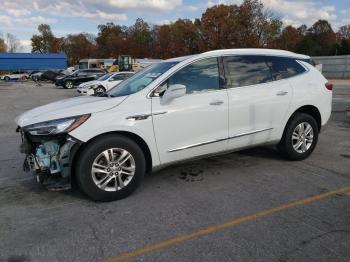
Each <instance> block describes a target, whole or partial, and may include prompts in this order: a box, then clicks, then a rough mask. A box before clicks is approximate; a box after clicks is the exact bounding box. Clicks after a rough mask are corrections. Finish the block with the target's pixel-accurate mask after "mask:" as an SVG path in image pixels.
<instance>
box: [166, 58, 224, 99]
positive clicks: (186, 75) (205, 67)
mask: <svg viewBox="0 0 350 262" xmlns="http://www.w3.org/2000/svg"><path fill="white" fill-rule="evenodd" d="M175 84H181V85H184V86H186V90H187V91H186V93H187V94H191V93H199V92H206V91H209V90H217V89H219V86H220V85H219V67H218V59H217V58H216V57H214V58H207V59H203V60H200V61H197V62H194V63H192V64H190V65H188V66H186V67H185V68H183V69H180V70H179V71H178V72H176V73H175V74H174V75H172V76H171V77H170V78H169V79H168V81H167V86H169V85H175Z"/></svg>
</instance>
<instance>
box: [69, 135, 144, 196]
mask: <svg viewBox="0 0 350 262" xmlns="http://www.w3.org/2000/svg"><path fill="white" fill-rule="evenodd" d="M110 148H121V149H124V150H127V151H128V152H129V153H130V154H131V155H132V157H133V158H134V160H135V167H136V168H135V173H134V175H133V177H132V179H131V181H130V182H129V183H128V184H127V185H126V186H125V187H123V188H121V189H119V190H117V191H112V192H107V191H105V190H103V189H100V188H99V187H98V186H97V185H96V184H95V182H94V180H93V177H92V173H91V168H92V165H93V162H94V160H95V158H96V157H97V156H98V155H99V154H101V153H102V152H103V151H104V150H107V149H110ZM75 171H76V173H75V174H76V180H77V182H78V186H79V188H80V189H81V190H82V191H83V192H84V193H85V194H86V195H88V196H89V197H90V198H92V199H94V200H96V201H113V200H118V199H122V198H125V197H127V196H129V195H130V194H131V193H132V192H133V191H134V190H135V189H136V188H137V187H138V186H139V184H140V183H141V181H142V178H143V176H144V174H145V173H146V160H145V156H144V154H143V151H142V150H141V148H140V147H139V146H138V145H137V144H136V143H135V142H134V141H133V140H131V139H129V138H128V137H125V136H121V135H106V136H103V137H101V138H98V139H96V140H95V141H93V142H91V143H90V144H88V145H87V146H86V148H84V149H83V151H82V152H81V153H79V156H78V159H77V162H76V165H75Z"/></svg>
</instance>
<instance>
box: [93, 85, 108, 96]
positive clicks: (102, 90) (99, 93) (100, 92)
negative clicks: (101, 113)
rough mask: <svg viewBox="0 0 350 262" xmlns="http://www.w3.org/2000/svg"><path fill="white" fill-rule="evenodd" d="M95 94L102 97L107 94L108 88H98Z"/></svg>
mask: <svg viewBox="0 0 350 262" xmlns="http://www.w3.org/2000/svg"><path fill="white" fill-rule="evenodd" d="M94 93H95V95H96V96H99V95H102V94H104V93H106V88H104V87H103V86H98V87H96V88H95V90H94Z"/></svg>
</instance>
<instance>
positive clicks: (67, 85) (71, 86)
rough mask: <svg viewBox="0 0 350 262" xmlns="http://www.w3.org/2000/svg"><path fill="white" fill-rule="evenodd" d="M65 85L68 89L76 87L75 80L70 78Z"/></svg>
mask: <svg viewBox="0 0 350 262" xmlns="http://www.w3.org/2000/svg"><path fill="white" fill-rule="evenodd" d="M64 87H65V88H67V89H72V88H73V87H74V83H73V81H71V80H68V81H66V82H64Z"/></svg>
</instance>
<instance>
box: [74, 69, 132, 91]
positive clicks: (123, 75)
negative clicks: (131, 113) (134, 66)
mask: <svg viewBox="0 0 350 262" xmlns="http://www.w3.org/2000/svg"><path fill="white" fill-rule="evenodd" d="M132 75H134V72H116V73H108V74H105V75H103V76H101V77H100V78H99V79H97V80H94V81H89V82H86V83H82V84H80V85H79V86H78V88H77V92H78V93H79V94H82V95H99V94H103V93H105V92H106V91H108V90H110V89H112V88H113V87H115V86H116V85H117V84H119V83H120V82H122V81H123V80H125V79H127V78H129V77H131V76H132Z"/></svg>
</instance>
